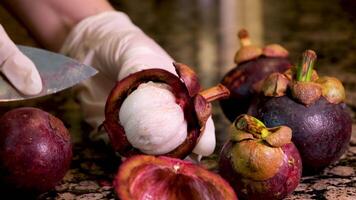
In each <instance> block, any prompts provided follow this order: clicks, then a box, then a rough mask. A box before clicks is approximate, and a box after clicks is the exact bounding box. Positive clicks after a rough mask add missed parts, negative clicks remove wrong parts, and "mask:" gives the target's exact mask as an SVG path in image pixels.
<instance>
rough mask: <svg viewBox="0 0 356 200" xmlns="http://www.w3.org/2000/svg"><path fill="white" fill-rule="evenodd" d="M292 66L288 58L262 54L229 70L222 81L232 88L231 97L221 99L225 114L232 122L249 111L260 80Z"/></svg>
mask: <svg viewBox="0 0 356 200" xmlns="http://www.w3.org/2000/svg"><path fill="white" fill-rule="evenodd" d="M290 67H291V63H290V61H289V60H288V58H281V57H276V58H272V57H265V56H260V57H258V58H256V59H253V60H250V61H247V62H243V63H240V64H239V65H237V66H236V67H235V68H234V69H232V70H231V71H229V72H228V73H227V74H226V75H225V76H224V78H223V80H222V81H221V83H222V84H223V85H224V86H226V87H227V88H228V89H229V90H230V97H229V98H228V99H224V100H221V101H220V106H221V108H222V110H223V112H224V114H225V116H226V117H227V118H228V119H229V120H230V121H231V122H232V121H234V120H235V118H236V117H237V116H239V115H240V114H244V113H247V110H248V108H249V106H250V103H251V101H252V99H253V97H254V96H255V95H256V94H258V92H259V91H258V89H259V88H258V84H259V83H260V81H262V80H264V79H265V78H266V77H267V76H268V75H269V74H271V73H273V72H284V71H286V70H287V69H289V68H290ZM256 87H257V88H256ZM256 89H257V91H256Z"/></svg>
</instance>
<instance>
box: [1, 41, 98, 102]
mask: <svg viewBox="0 0 356 200" xmlns="http://www.w3.org/2000/svg"><path fill="white" fill-rule="evenodd" d="M18 48H19V49H20V51H21V52H22V53H23V54H25V55H26V56H27V57H28V58H30V59H31V60H32V62H33V63H34V64H35V65H36V67H37V70H38V71H39V73H40V75H41V78H42V85H43V89H42V91H41V93H39V94H37V95H33V96H26V95H23V94H21V93H20V92H19V91H18V90H16V88H15V87H14V86H13V85H12V84H11V83H10V82H9V81H8V80H7V79H6V77H4V76H3V75H2V76H0V102H9V101H19V100H26V99H32V98H36V97H42V96H45V95H49V94H53V93H56V92H59V91H62V90H64V89H67V88H70V87H72V86H74V85H76V84H77V83H80V82H81V81H83V80H86V79H88V78H89V77H91V76H94V75H95V74H96V73H97V71H96V70H95V69H94V68H92V67H90V66H87V65H84V64H81V63H79V62H78V61H76V60H74V59H72V58H69V57H66V56H64V55H61V54H58V53H53V52H50V51H46V50H43V49H38V48H34V47H27V46H22V45H18Z"/></svg>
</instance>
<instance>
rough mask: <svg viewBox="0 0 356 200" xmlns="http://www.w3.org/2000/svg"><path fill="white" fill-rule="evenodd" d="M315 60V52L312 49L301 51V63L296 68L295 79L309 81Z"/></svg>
mask: <svg viewBox="0 0 356 200" xmlns="http://www.w3.org/2000/svg"><path fill="white" fill-rule="evenodd" d="M315 60H316V53H315V52H314V51H313V50H306V51H305V52H304V53H303V61H302V64H301V65H299V66H298V68H297V81H303V82H309V81H310V80H311V77H312V74H313V68H314V62H315Z"/></svg>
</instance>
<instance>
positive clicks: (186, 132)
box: [103, 63, 229, 158]
mask: <svg viewBox="0 0 356 200" xmlns="http://www.w3.org/2000/svg"><path fill="white" fill-rule="evenodd" d="M174 67H175V69H176V72H177V75H176V74H173V73H171V72H169V71H166V70H163V69H147V70H142V71H139V72H136V73H133V74H131V75H129V76H127V77H126V78H124V79H122V80H121V81H119V82H118V83H117V84H116V86H115V87H114V88H113V89H112V91H111V93H110V94H109V96H108V99H107V102H106V107H105V121H104V123H103V125H104V128H105V130H106V132H107V133H108V135H109V138H110V142H111V144H112V146H113V148H114V150H116V151H117V152H119V153H120V155H122V156H125V157H128V156H132V155H135V154H149V155H166V156H170V157H176V158H185V157H186V156H188V155H190V154H191V153H192V152H193V153H195V154H198V155H209V154H211V153H212V152H213V151H214V149H215V130H214V124H213V121H212V119H211V104H210V102H211V101H213V100H216V99H219V98H223V97H226V96H228V95H229V91H228V90H227V89H226V88H225V87H224V86H223V85H221V84H220V85H218V86H216V87H213V88H210V89H207V90H204V91H200V89H201V88H200V84H199V80H198V77H197V76H196V74H195V72H194V71H193V70H192V69H191V68H190V67H188V66H187V65H184V64H181V63H174Z"/></svg>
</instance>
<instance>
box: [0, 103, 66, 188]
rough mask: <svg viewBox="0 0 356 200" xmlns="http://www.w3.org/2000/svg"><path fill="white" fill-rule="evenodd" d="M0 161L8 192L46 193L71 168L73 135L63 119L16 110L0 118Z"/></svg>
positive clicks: (37, 110)
mask: <svg viewBox="0 0 356 200" xmlns="http://www.w3.org/2000/svg"><path fill="white" fill-rule="evenodd" d="M0 160H1V162H0V169H1V171H2V172H1V182H5V183H6V186H9V187H10V188H9V189H13V188H15V189H17V190H21V191H24V192H25V193H26V194H27V193H34V194H37V193H42V192H46V191H48V190H50V189H52V188H53V187H54V186H55V185H56V184H57V183H58V182H59V181H60V180H61V179H62V178H63V177H64V175H65V173H66V172H67V171H68V169H69V167H70V163H71V160H72V144H71V139H70V134H69V132H68V130H67V129H66V128H65V126H64V124H63V123H62V122H61V120H59V119H58V118H56V117H54V116H52V115H51V114H49V113H47V112H44V111H42V110H40V109H37V108H31V107H23V108H17V109H13V110H11V111H9V112H7V113H5V114H4V115H3V116H2V117H1V118H0ZM44 177H45V178H44Z"/></svg>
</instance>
